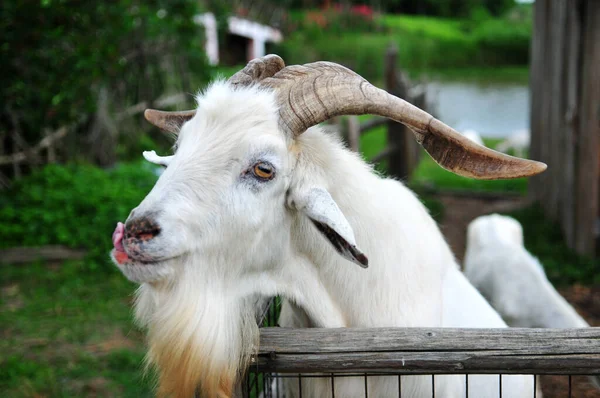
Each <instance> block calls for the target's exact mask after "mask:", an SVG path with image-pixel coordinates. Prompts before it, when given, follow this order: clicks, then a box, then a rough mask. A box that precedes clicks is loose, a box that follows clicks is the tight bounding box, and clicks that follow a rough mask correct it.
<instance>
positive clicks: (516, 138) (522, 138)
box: [496, 129, 530, 156]
mask: <svg viewBox="0 0 600 398" xmlns="http://www.w3.org/2000/svg"><path fill="white" fill-rule="evenodd" d="M529 141H530V133H529V129H521V130H517V131H515V132H513V133H512V134H511V135H510V136H509V137H508V138H507V139H505V140H504V141H502V142H501V143H499V144H498V145H497V146H496V150H497V151H500V152H504V153H506V152H508V150H509V149H513V150H514V151H515V154H517V156H525V151H527V150H528V149H529Z"/></svg>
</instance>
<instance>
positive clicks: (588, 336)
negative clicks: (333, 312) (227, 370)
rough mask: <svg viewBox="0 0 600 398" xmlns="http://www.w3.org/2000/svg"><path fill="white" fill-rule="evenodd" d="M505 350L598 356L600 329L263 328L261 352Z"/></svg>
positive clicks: (261, 332)
mask: <svg viewBox="0 0 600 398" xmlns="http://www.w3.org/2000/svg"><path fill="white" fill-rule="evenodd" d="M435 350H437V351H472V350H500V351H502V350H504V351H506V352H507V353H508V352H510V351H514V353H515V354H518V353H521V354H523V353H536V354H540V353H541V352H547V353H553V354H566V353H575V354H598V355H600V328H593V327H590V328H581V329H536V328H501V329H472V328H471V329H468V328H465V329H463V328H307V329H292V328H262V329H261V330H260V351H259V352H261V353H270V352H276V353H278V354H284V353H285V354H294V353H295V354H302V353H321V354H322V353H343V352H347V353H354V352H393V351H402V352H408V351H414V352H420V351H435Z"/></svg>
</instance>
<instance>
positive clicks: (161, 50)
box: [0, 0, 208, 145]
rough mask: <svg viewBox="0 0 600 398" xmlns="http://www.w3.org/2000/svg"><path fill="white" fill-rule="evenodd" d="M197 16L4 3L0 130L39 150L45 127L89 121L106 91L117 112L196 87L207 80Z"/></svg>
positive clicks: (102, 5)
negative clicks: (83, 118) (175, 90)
mask: <svg viewBox="0 0 600 398" xmlns="http://www.w3.org/2000/svg"><path fill="white" fill-rule="evenodd" d="M197 9H198V2H196V1H194V0H175V1H167V0H151V1H139V0H118V1H112V2H103V1H100V2H85V1H83V2H77V1H64V0H43V1H39V0H37V1H33V0H25V1H4V2H2V3H1V5H0V16H1V17H0V36H1V37H2V45H1V46H0V59H2V60H3V61H2V63H1V66H0V68H2V69H1V73H0V103H1V104H2V107H1V108H0V130H4V131H7V132H11V131H15V130H19V131H20V133H21V135H22V136H23V137H24V138H25V140H26V141H28V142H30V143H34V142H36V141H38V140H39V139H40V138H41V137H42V133H43V130H44V128H49V129H56V128H58V127H61V126H64V125H69V124H71V123H73V122H75V121H76V120H78V119H79V118H80V117H81V116H82V115H88V117H87V119H86V120H89V119H90V116H89V115H91V114H92V113H93V112H94V111H95V110H96V105H97V102H98V93H99V90H100V89H106V90H107V91H108V93H109V105H110V106H111V110H114V109H119V108H122V107H126V106H130V105H133V104H135V103H138V102H141V101H144V100H146V101H147V100H154V99H156V98H157V97H159V96H160V95H162V94H164V93H165V91H167V89H168V88H169V87H171V88H172V87H174V86H175V87H182V88H183V90H182V91H188V90H190V89H192V88H191V87H197V85H192V86H191V87H189V85H188V84H185V83H190V82H193V81H196V82H198V81H204V80H205V79H206V77H207V76H208V69H207V67H206V62H205V56H204V52H203V51H202V50H200V49H201V48H202V41H201V40H202V37H201V29H199V28H198V26H196V25H195V24H194V22H193V19H192V17H193V15H194V14H195V13H196V12H197ZM168 60H170V61H171V64H175V65H176V66H173V65H171V66H168V67H167V66H166V65H168V64H169V63H168V62H166V61H168ZM175 68H176V69H175ZM168 69H171V70H168ZM190 71H193V73H190ZM174 72H176V73H174ZM122 127H123V126H121V125H120V126H119V128H121V129H122ZM88 145H89V143H88Z"/></svg>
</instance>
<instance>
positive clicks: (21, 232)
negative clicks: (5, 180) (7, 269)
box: [0, 163, 156, 268]
mask: <svg viewBox="0 0 600 398" xmlns="http://www.w3.org/2000/svg"><path fill="white" fill-rule="evenodd" d="M150 167H151V166H150V165H149V164H141V163H140V164H126V165H121V166H119V167H117V168H115V169H113V170H110V171H105V170H102V169H99V168H96V167H93V166H89V165H69V166H59V165H49V166H47V167H45V168H44V169H42V170H40V171H37V172H35V173H33V174H31V175H30V176H28V177H25V178H23V179H21V180H19V181H18V182H17V183H16V184H14V186H13V187H12V188H11V190H10V191H9V192H5V193H4V194H3V195H2V197H0V224H1V225H2V228H0V247H11V246H37V245H47V244H61V245H66V246H69V247H76V248H85V249H87V250H88V252H89V259H88V261H87V264H88V266H89V267H92V268H93V267H97V266H99V265H102V266H104V265H105V264H106V261H102V259H106V258H107V254H108V251H109V249H110V248H111V239H110V236H111V233H112V231H113V230H114V227H115V224H116V223H117V221H120V220H121V221H122V220H124V219H125V218H126V217H127V215H128V214H129V211H130V210H131V209H132V208H134V207H135V206H137V205H138V204H139V202H140V201H141V200H142V199H143V198H144V196H145V195H146V194H147V193H148V192H149V191H150V189H151V188H152V186H153V185H154V183H155V182H156V176H155V175H154V174H153V173H152V171H151V170H150Z"/></svg>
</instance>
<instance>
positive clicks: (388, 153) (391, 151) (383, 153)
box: [369, 146, 397, 163]
mask: <svg viewBox="0 0 600 398" xmlns="http://www.w3.org/2000/svg"><path fill="white" fill-rule="evenodd" d="M396 149H397V148H396V147H389V146H388V147H387V148H385V149H384V150H382V151H381V152H379V153H378V154H377V155H375V156H373V157H372V158H371V159H369V162H370V163H379V162H381V161H382V160H383V159H387V158H388V157H390V156H392V155H394V154H395V152H396Z"/></svg>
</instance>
